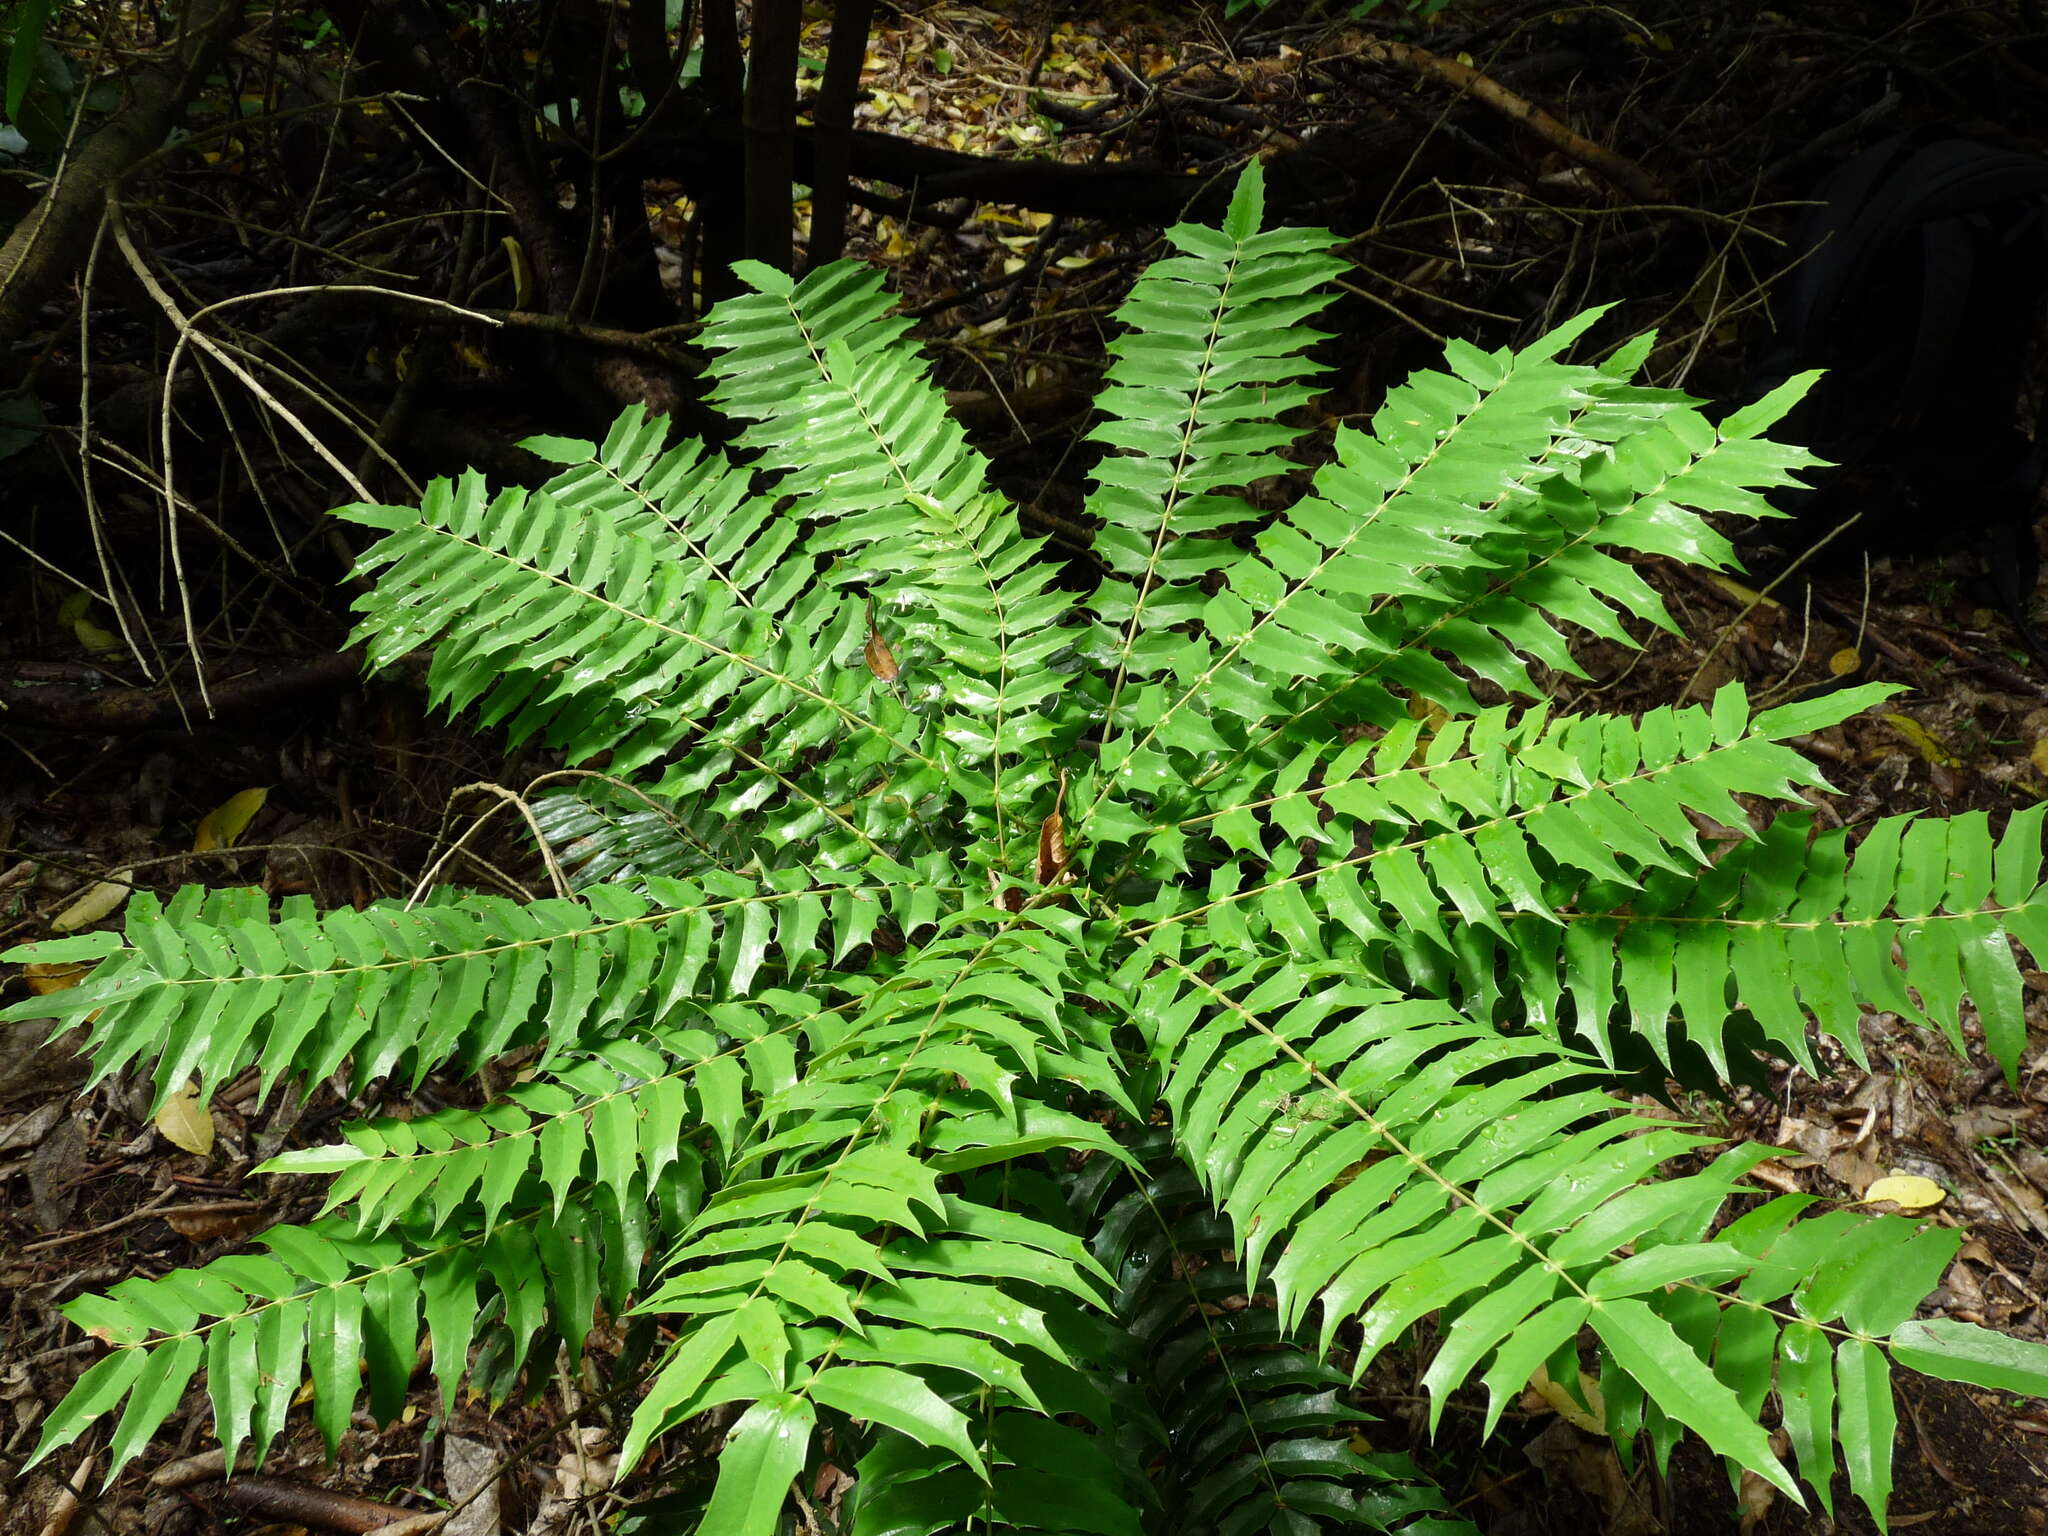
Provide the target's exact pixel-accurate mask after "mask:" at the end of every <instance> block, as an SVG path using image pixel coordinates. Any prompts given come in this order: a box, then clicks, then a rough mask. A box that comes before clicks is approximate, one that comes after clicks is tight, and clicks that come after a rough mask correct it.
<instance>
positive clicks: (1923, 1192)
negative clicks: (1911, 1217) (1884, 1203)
mask: <svg viewBox="0 0 2048 1536" xmlns="http://www.w3.org/2000/svg"><path fill="white" fill-rule="evenodd" d="M1947 1198H1948V1191H1947V1190H1945V1189H1943V1188H1942V1187H1941V1186H1940V1185H1939V1184H1937V1183H1935V1182H1934V1180H1932V1179H1923V1178H1921V1177H1920V1175H1918V1174H1917V1173H1894V1174H1892V1175H1890V1176H1889V1177H1887V1178H1882V1179H1879V1180H1878V1181H1877V1182H1876V1183H1874V1184H1872V1185H1871V1186H1870V1188H1868V1189H1866V1190H1865V1191H1863V1203H1864V1204H1865V1205H1872V1204H1875V1203H1876V1202H1877V1201H1879V1200H1889V1201H1891V1203H1892V1204H1893V1205H1896V1206H1897V1207H1898V1208H1899V1209H1900V1210H1902V1211H1927V1210H1932V1209H1933V1208H1934V1207H1935V1206H1937V1205H1939V1204H1941V1202H1942V1201H1943V1200H1946V1199H1947Z"/></svg>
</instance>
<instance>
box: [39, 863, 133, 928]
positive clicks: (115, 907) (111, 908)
mask: <svg viewBox="0 0 2048 1536" xmlns="http://www.w3.org/2000/svg"><path fill="white" fill-rule="evenodd" d="M129 874H130V871H128V870H125V869H122V870H116V871H115V872H114V876H113V878H112V879H110V880H100V881H97V882H95V883H94V884H92V885H89V886H87V887H86V888H85V891H84V893H83V894H82V895H80V896H79V897H78V899H77V900H76V901H74V902H72V903H71V905H70V906H68V907H66V908H65V909H64V910H63V911H62V912H59V913H58V914H57V915H56V916H55V917H53V918H51V919H50V931H51V932H52V933H70V932H72V931H74V930H75V929H79V928H85V927H89V926H90V925H91V924H93V923H96V922H98V921H99V920H100V919H101V918H103V917H111V916H112V915H113V914H114V913H115V912H117V911H119V910H120V908H121V903H122V902H124V901H126V900H127V899H128V893H129V892H130V891H132V890H134V889H135V887H134V886H133V885H132V884H131V883H130V882H129V878H128V877H129Z"/></svg>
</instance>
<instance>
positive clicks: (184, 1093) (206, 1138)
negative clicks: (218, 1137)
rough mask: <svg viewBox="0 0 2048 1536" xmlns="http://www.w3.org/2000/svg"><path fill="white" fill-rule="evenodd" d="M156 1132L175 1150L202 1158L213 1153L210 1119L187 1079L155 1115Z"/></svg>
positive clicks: (195, 1090)
mask: <svg viewBox="0 0 2048 1536" xmlns="http://www.w3.org/2000/svg"><path fill="white" fill-rule="evenodd" d="M156 1128H157V1129H158V1130H159V1131H162V1132H163V1134H164V1140H165V1141H168V1142H169V1143H170V1144H171V1145H172V1146H174V1147H182V1148H183V1149H184V1150H185V1151H187V1152H191V1153H194V1154H196V1155H197V1156H200V1157H204V1156H206V1154H207V1153H209V1152H211V1151H212V1150H213V1115H212V1113H211V1112H210V1111H208V1109H207V1107H206V1106H205V1105H204V1104H202V1103H200V1102H199V1089H198V1087H197V1086H196V1085H195V1084H194V1083H193V1082H192V1081H191V1080H190V1079H187V1080H186V1082H185V1084H184V1086H183V1087H181V1088H174V1089H172V1090H171V1096H170V1097H169V1098H167V1099H165V1100H164V1107H163V1108H162V1109H160V1110H158V1111H157V1112H156Z"/></svg>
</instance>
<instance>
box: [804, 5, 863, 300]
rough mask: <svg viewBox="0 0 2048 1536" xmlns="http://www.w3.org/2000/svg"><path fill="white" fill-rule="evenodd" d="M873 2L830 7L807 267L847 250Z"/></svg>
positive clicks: (815, 141)
mask: <svg viewBox="0 0 2048 1536" xmlns="http://www.w3.org/2000/svg"><path fill="white" fill-rule="evenodd" d="M874 15H875V0H837V3H836V4H835V5H834V6H833V7H832V51H831V52H830V53H829V54H827V55H826V58H825V82H824V85H823V86H822V87H821V88H820V89H819V91H818V105H817V110H816V111H815V112H814V113H813V114H812V121H813V122H814V123H815V124H816V125H817V126H816V129H815V131H814V132H813V134H812V137H811V142H812V143H813V144H814V145H815V146H816V149H815V152H814V153H815V158H814V161H813V169H812V172H811V242H810V247H809V252H808V255H807V256H806V258H805V262H804V265H805V267H806V269H808V270H812V271H815V270H816V269H817V268H819V267H822V266H825V265H826V264H827V263H829V262H834V261H837V260H838V259H839V258H840V257H841V256H843V255H844V254H845V253H846V182H847V176H848V173H849V171H850V169H851V167H852V164H853V109H854V106H855V105H856V104H857V103H858V102H859V100H860V68H861V65H862V63H863V62H864V61H865V60H866V58H867V52H868V29H869V26H870V25H871V24H872V22H873V20H874Z"/></svg>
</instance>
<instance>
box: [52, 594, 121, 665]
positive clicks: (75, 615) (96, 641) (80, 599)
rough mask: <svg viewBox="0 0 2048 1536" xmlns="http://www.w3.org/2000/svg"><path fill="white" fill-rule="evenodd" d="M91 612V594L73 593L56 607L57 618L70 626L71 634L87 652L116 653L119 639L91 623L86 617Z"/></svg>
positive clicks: (119, 645)
mask: <svg viewBox="0 0 2048 1536" xmlns="http://www.w3.org/2000/svg"><path fill="white" fill-rule="evenodd" d="M91 610H92V594H91V593H90V592H73V593H71V594H70V595H69V596H67V597H66V598H65V599H64V601H63V602H61V603H59V604H58V605H57V617H58V618H59V619H60V620H62V621H63V622H64V623H66V624H69V625H70V626H71V633H72V634H74V635H76V636H77V637H78V643H79V644H80V645H82V646H84V647H85V648H86V649H87V650H88V651H118V650H119V649H120V648H121V637H120V636H119V635H116V634H114V633H112V632H111V631H109V630H105V629H102V628H100V626H99V625H97V624H95V623H93V621H92V620H91V619H90V618H89V617H87V615H88V614H89V613H90V612H91Z"/></svg>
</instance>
